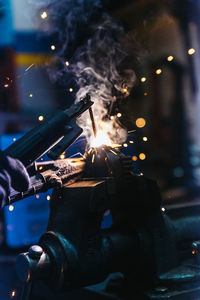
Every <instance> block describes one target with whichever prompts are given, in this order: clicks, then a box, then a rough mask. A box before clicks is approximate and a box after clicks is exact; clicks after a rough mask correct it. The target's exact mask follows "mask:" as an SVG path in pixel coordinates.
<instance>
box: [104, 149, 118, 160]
mask: <svg viewBox="0 0 200 300" xmlns="http://www.w3.org/2000/svg"><path fill="white" fill-rule="evenodd" d="M110 152H112V153H113V154H115V155H117V153H116V152H115V151H113V150H112V149H110ZM106 158H107V157H106ZM107 159H108V158H107Z"/></svg>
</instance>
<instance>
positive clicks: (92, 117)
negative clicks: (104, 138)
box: [89, 107, 97, 137]
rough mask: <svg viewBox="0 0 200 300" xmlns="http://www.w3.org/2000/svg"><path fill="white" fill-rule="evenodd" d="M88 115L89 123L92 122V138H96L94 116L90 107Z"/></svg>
mask: <svg viewBox="0 0 200 300" xmlns="http://www.w3.org/2000/svg"><path fill="white" fill-rule="evenodd" d="M89 114H90V119H91V122H92V129H93V132H94V136H95V137H96V136H97V128H96V125H95V120H94V115H93V111H92V108H91V107H89Z"/></svg>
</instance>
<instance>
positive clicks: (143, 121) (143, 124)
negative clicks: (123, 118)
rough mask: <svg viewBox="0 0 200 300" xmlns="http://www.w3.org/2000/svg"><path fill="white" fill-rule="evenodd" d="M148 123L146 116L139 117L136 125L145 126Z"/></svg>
mask: <svg viewBox="0 0 200 300" xmlns="http://www.w3.org/2000/svg"><path fill="white" fill-rule="evenodd" d="M145 125H146V120H145V119H144V118H138V119H137V120H136V126H137V127H138V128H143V127H144V126H145Z"/></svg>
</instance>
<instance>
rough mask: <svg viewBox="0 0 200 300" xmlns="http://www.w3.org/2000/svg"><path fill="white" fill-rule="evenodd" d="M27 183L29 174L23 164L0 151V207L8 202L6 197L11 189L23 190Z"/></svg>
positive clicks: (25, 188)
mask: <svg viewBox="0 0 200 300" xmlns="http://www.w3.org/2000/svg"><path fill="white" fill-rule="evenodd" d="M29 184H30V183H29V175H28V173H27V171H26V169H25V167H24V165H23V164H22V163H21V162H20V161H19V160H18V159H14V158H12V157H10V156H7V155H5V154H4V153H3V152H2V151H0V207H1V208H2V207H4V206H5V205H8V204H9V203H7V201H8V200H7V199H8V196H9V194H10V192H11V191H12V189H14V190H16V191H19V192H24V191H26V190H27V189H28V188H29Z"/></svg>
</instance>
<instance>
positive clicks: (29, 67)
mask: <svg viewBox="0 0 200 300" xmlns="http://www.w3.org/2000/svg"><path fill="white" fill-rule="evenodd" d="M33 66H34V64H31V65H30V66H29V67H28V68H27V69H26V70H25V72H27V71H28V70H30V69H31V68H32V67H33Z"/></svg>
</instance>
